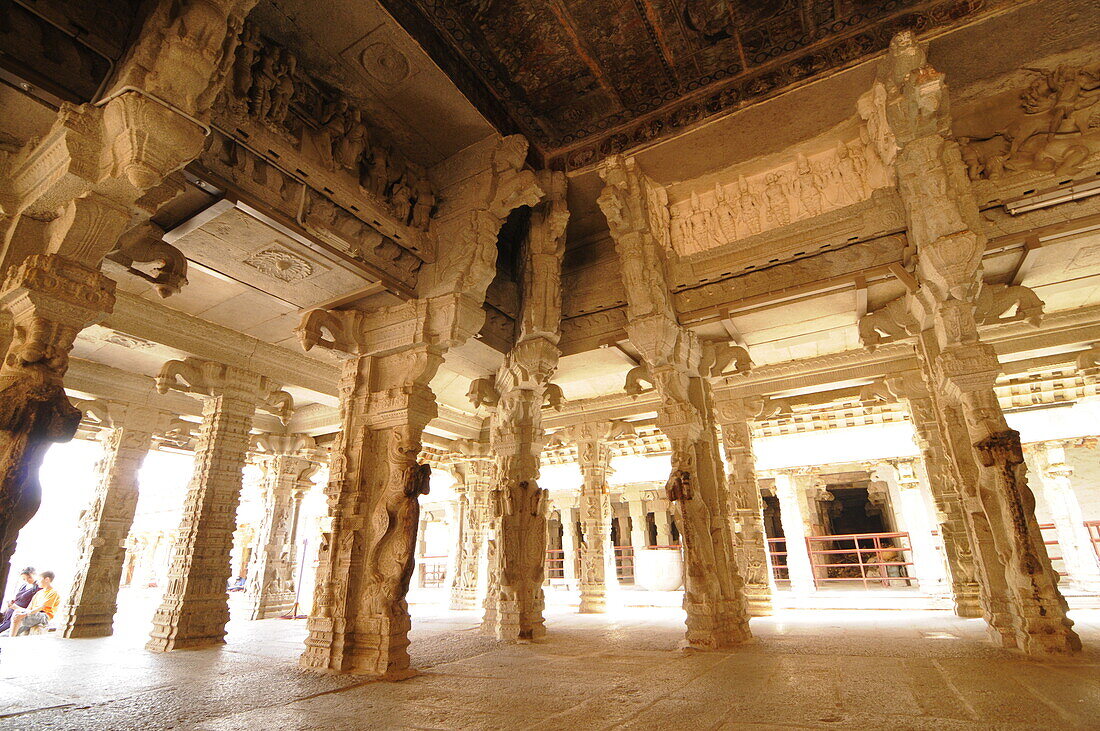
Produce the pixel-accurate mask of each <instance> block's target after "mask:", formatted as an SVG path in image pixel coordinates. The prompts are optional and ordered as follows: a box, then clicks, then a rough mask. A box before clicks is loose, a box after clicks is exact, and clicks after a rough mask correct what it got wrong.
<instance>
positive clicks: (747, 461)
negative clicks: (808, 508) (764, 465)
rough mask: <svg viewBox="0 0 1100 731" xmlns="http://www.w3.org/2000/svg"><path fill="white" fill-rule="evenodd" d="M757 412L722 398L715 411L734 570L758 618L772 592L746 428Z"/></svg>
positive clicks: (740, 402) (743, 403)
mask: <svg viewBox="0 0 1100 731" xmlns="http://www.w3.org/2000/svg"><path fill="white" fill-rule="evenodd" d="M757 413H759V408H757V407H756V405H755V404H751V405H750V404H749V403H748V402H746V401H745V400H744V399H739V400H735V399H725V400H723V401H721V402H720V403H719V404H718V408H717V416H718V420H719V425H720V426H721V428H722V443H723V447H724V448H725V453H726V478H727V480H728V481H729V485H730V497H731V498H732V500H733V510H734V521H735V522H734V538H735V539H736V541H737V544H736V546H735V552H736V556H737V567H738V570H740V572H741V575H742V577H743V578H744V579H745V598H746V600H747V601H748V604H749V614H751V615H752V616H754V617H762V616H767V615H770V614H771V613H772V589H771V568H770V567H769V565H768V540H767V536H766V535H765V533H764V502H763V500H762V499H761V497H760V486H759V485H758V484H757V481H756V458H755V456H754V455H753V453H752V432H751V430H750V428H749V420H750V418H751V417H752V416H753V415H755V414H757Z"/></svg>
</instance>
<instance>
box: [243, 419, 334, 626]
mask: <svg viewBox="0 0 1100 731" xmlns="http://www.w3.org/2000/svg"><path fill="white" fill-rule="evenodd" d="M256 447H257V452H256V458H257V459H258V460H259V462H260V467H261V468H262V469H263V482H262V484H261V486H260V491H261V496H262V500H263V518H262V519H261V520H260V525H259V527H258V529H257V531H256V545H255V548H254V549H253V551H252V558H251V560H250V561H249V565H248V585H247V586H246V588H245V600H246V603H247V605H248V617H249V619H268V618H269V617H280V616H282V615H284V614H286V613H287V612H289V611H291V610H292V609H293V608H294V596H295V583H294V582H295V570H296V568H297V565H298V547H297V538H298V530H297V529H298V512H299V509H300V507H301V504H302V498H303V497H304V496H305V493H306V492H308V491H309V489H310V488H311V487H312V486H313V482H312V481H311V478H312V477H313V475H315V474H317V470H318V469H319V467H320V465H319V464H318V463H317V462H316V457H314V456H313V455H312V454H311V450H312V449H313V448H314V441H313V437H310V436H306V435H305V434H261V435H260V436H259V437H257V439H256Z"/></svg>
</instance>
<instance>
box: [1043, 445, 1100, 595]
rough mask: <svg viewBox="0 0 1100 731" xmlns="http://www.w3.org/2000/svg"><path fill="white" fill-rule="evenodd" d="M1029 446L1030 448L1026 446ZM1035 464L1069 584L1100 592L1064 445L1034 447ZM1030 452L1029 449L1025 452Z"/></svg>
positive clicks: (1098, 569) (1097, 568)
mask: <svg viewBox="0 0 1100 731" xmlns="http://www.w3.org/2000/svg"><path fill="white" fill-rule="evenodd" d="M1029 446H1030V445H1029ZM1033 449H1034V455H1035V461H1036V462H1037V463H1038V465H1037V466H1038V468H1039V481H1040V483H1041V484H1042V487H1043V497H1044V498H1046V503H1047V506H1048V507H1049V508H1050V515H1051V519H1052V520H1053V521H1054V530H1055V532H1056V533H1057V535H1058V548H1059V550H1060V551H1061V554H1062V563H1063V564H1065V567H1066V573H1067V574H1069V581H1070V582H1071V583H1072V584H1074V585H1076V587H1077V588H1078V589H1079V590H1080V591H1083V592H1086V593H1089V594H1095V593H1098V592H1100V565H1098V564H1097V560H1096V551H1095V550H1094V549H1093V547H1092V540H1091V538H1090V537H1089V533H1088V529H1087V528H1085V525H1084V520H1085V517H1084V515H1083V514H1082V513H1081V504H1080V503H1079V502H1078V501H1077V494H1076V493H1075V492H1074V491H1073V482H1072V480H1071V479H1070V478H1071V477H1072V475H1073V468H1072V467H1070V466H1069V465H1068V464H1066V443H1065V442H1043V443H1042V444H1037V445H1035V446H1034V448H1033ZM1029 451H1030V449H1029Z"/></svg>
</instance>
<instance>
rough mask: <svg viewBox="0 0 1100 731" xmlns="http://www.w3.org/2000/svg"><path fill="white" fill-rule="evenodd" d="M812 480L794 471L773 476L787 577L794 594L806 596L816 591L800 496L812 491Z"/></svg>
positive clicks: (784, 471)
mask: <svg viewBox="0 0 1100 731" xmlns="http://www.w3.org/2000/svg"><path fill="white" fill-rule="evenodd" d="M813 479H814V478H813V475H806V474H802V473H800V472H798V471H796V470H783V471H779V472H776V473H775V497H776V498H777V499H778V500H779V521H780V523H781V524H782V526H783V539H784V542H785V544H786V550H787V577H788V578H789V579H790V581H791V591H792V592H794V593H795V594H809V593H810V592H812V591H815V590H816V588H817V586H816V584H815V583H814V571H813V565H812V564H811V563H810V552H809V548H808V546H807V545H806V519H805V516H804V515H803V514H802V512H803V502H804V499H803V497H802V493H804V492H805V491H806V490H807V489H809V488H810V487H811V483H812V481H813Z"/></svg>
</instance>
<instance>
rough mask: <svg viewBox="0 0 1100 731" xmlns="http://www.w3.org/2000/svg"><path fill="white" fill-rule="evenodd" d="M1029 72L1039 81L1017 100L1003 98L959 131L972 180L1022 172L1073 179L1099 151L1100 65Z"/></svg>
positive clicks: (1021, 93)
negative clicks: (1083, 164)
mask: <svg viewBox="0 0 1100 731" xmlns="http://www.w3.org/2000/svg"><path fill="white" fill-rule="evenodd" d="M1028 71H1030V72H1032V73H1034V74H1036V77H1035V78H1034V79H1033V80H1032V82H1031V84H1030V85H1029V86H1028V87H1027V88H1026V89H1024V90H1023V91H1022V92H1020V93H1019V94H1018V96H1017V97H1015V98H1014V99H1013V98H1011V97H1002V98H1001V99H1000V100H999V103H995V104H994V106H992V108H986V109H983V110H982V111H981V112H975V113H974V114H972V115H971V116H970V118H968V119H965V120H964V121H963V122H962V124H961V125H959V128H958V129H957V130H956V132H957V134H958V136H959V137H960V144H961V145H962V150H963V152H962V154H963V159H964V161H965V162H966V164H967V171H968V174H969V175H970V178H971V179H972V180H980V179H986V178H988V179H996V178H998V177H1000V176H1001V175H1003V174H1004V173H1006V172H1007V173H1014V172H1018V171H1021V170H1035V171H1039V172H1047V173H1053V174H1055V175H1073V174H1076V173H1078V172H1080V170H1081V164H1082V163H1083V162H1084V161H1085V160H1086V159H1087V158H1088V157H1089V155H1091V154H1092V153H1093V152H1095V151H1096V150H1098V149H1100V136H1098V135H1097V134H1096V132H1097V128H1100V116H1098V114H1100V109H1098V107H1097V104H1098V103H1100V63H1095V64H1086V65H1080V66H1075V65H1071V64H1061V65H1059V66H1057V67H1056V68H1053V69H1028ZM992 125H997V126H992Z"/></svg>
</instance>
